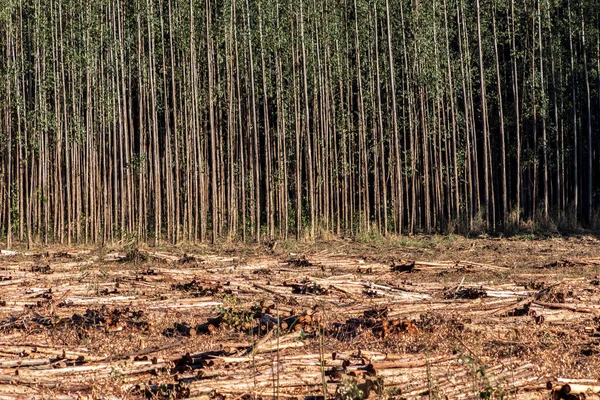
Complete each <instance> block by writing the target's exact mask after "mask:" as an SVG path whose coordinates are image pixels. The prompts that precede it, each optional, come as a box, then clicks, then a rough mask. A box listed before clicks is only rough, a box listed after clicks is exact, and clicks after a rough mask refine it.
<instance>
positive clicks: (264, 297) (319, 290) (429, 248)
mask: <svg viewBox="0 0 600 400" xmlns="http://www.w3.org/2000/svg"><path fill="white" fill-rule="evenodd" d="M597 275H600V241H599V240H598V239H596V238H594V237H591V236H577V237H569V238H551V239H543V240H531V238H520V239H518V240H517V239H515V240H512V239H511V240H509V239H464V238H458V237H446V238H443V237H430V238H427V237H423V238H416V239H397V240H394V241H385V242H381V243H380V244H379V245H375V244H373V242H370V244H364V243H362V244H361V243H356V242H350V241H344V240H336V241H329V242H323V243H321V242H319V243H315V244H312V245H292V244H290V243H277V242H275V243H271V244H270V245H269V246H266V245H265V246H257V247H243V248H239V247H236V246H235V245H233V244H231V245H221V246H219V247H216V248H212V249H211V248H206V247H195V248H194V247H187V248H183V247H178V248H165V249H161V250H160V251H158V250H156V249H150V248H148V249H139V250H138V249H132V248H128V249H123V248H121V249H113V250H98V249H82V248H58V247H53V248H51V249H50V250H37V251H36V250H32V251H22V252H21V251H19V252H17V254H13V253H11V252H3V255H2V256H1V257H0V333H1V334H2V336H1V338H0V399H13V398H15V399H17V398H64V399H71V398H73V399H75V398H83V397H88V398H101V397H103V398H110V397H114V398H144V397H146V398H161V399H170V398H173V399H175V398H194V397H195V398H232V399H243V398H271V397H279V398H299V399H302V398H307V397H308V398H318V397H319V396H321V398H322V396H324V394H325V392H326V396H327V397H332V398H333V397H338V398H345V399H351V398H352V399H359V398H367V397H371V398H406V399H409V398H540V399H542V398H556V399H558V398H565V399H567V398H583V397H584V395H583V394H579V393H585V396H586V397H587V398H594V396H596V395H594V394H593V392H600V381H599V380H598V379H599V378H600V372H599V371H600V278H599V277H598V276H597ZM569 392H570V393H569ZM569 396H571V397H569Z"/></svg>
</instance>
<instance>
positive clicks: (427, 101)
mask: <svg viewBox="0 0 600 400" xmlns="http://www.w3.org/2000/svg"><path fill="white" fill-rule="evenodd" d="M599 132H600V3H599V2H598V1H597V0H485V1H484V0H427V1H423V0H319V1H317V0H312V1H311V0H299V1H288V0H252V1H251V0H185V1H184V0H131V1H129V0H98V1H83V0H2V1H0V193H1V196H0V230H1V232H0V236H2V237H3V238H5V240H6V242H7V244H8V246H9V247H10V246H11V243H13V242H15V241H19V242H23V243H30V244H31V243H43V244H47V243H64V244H72V243H73V244H74V243H105V242H114V241H118V240H124V239H130V238H136V239H137V240H141V241H147V242H150V243H160V242H164V243H180V242H184V241H188V242H211V241H212V242H214V241H218V240H220V239H224V238H230V239H236V240H243V241H248V242H262V241H265V240H272V239H277V238H282V239H287V238H298V239H301V238H307V237H308V238H314V237H316V236H318V235H320V234H322V233H323V232H328V233H331V234H334V235H339V236H353V235H356V234H359V233H377V234H381V235H392V234H398V235H401V234H415V233H448V232H461V233H468V232H470V231H474V230H480V231H482V232H489V233H501V232H505V233H508V232H510V231H511V230H513V231H514V230H515V229H517V230H518V229H519V227H520V226H521V225H522V224H523V223H525V222H531V223H533V224H534V225H535V224H541V225H542V226H546V225H548V223H549V222H548V221H550V222H552V223H554V224H560V223H562V224H566V225H569V226H578V227H584V228H594V227H598V225H599V220H600V216H599V211H600V198H599V197H600V191H599V189H598V188H599V187H600V135H598V133H599ZM561 221H562V222H561Z"/></svg>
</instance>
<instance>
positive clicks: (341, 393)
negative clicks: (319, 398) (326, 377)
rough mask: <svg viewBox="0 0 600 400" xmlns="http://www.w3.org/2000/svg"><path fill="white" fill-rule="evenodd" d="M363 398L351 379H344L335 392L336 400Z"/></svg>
mask: <svg viewBox="0 0 600 400" xmlns="http://www.w3.org/2000/svg"><path fill="white" fill-rule="evenodd" d="M364 396H365V393H364V392H363V391H362V390H361V389H360V388H359V387H358V383H357V382H356V380H354V379H352V378H345V379H344V380H343V381H342V382H341V383H340V384H339V385H338V386H337V388H336V390H335V398H336V400H362V399H364V398H365V397H364Z"/></svg>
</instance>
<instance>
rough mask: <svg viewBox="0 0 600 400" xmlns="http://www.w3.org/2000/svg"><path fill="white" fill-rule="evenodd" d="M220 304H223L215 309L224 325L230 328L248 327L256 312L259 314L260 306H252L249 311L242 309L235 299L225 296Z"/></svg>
mask: <svg viewBox="0 0 600 400" xmlns="http://www.w3.org/2000/svg"><path fill="white" fill-rule="evenodd" d="M222 302H223V304H222V305H219V306H218V307H217V310H218V311H219V316H220V317H221V320H222V321H223V322H224V323H225V324H227V325H229V326H232V327H242V328H243V327H247V326H250V324H251V322H252V320H253V319H254V316H255V314H256V313H257V311H258V312H260V306H253V307H252V309H251V310H250V311H248V310H244V309H242V308H241V307H240V306H239V305H238V300H237V298H235V297H230V296H225V297H223V300H222ZM257 308H258V309H257Z"/></svg>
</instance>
